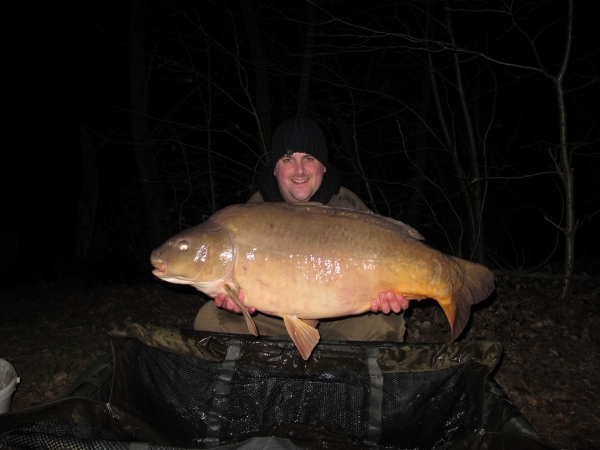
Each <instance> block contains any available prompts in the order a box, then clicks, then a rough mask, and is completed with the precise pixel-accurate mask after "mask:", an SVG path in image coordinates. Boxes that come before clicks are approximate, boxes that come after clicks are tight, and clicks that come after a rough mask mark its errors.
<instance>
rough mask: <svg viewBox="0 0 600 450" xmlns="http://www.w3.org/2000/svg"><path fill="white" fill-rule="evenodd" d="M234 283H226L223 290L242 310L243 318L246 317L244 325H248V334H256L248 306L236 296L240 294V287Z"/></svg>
mask: <svg viewBox="0 0 600 450" xmlns="http://www.w3.org/2000/svg"><path fill="white" fill-rule="evenodd" d="M236 285H237V283H235V285H233V284H231V283H227V284H226V285H225V286H224V289H225V292H226V293H227V295H228V296H229V297H230V298H231V299H232V300H233V303H235V305H236V306H237V307H238V308H240V309H241V310H242V314H243V315H244V318H245V319H246V325H248V331H249V332H250V334H252V335H253V336H258V330H257V329H256V324H255V323H254V320H252V317H250V313H249V312H248V308H246V307H245V306H244V305H243V304H242V302H240V300H239V298H238V296H239V295H240V288H239V286H236Z"/></svg>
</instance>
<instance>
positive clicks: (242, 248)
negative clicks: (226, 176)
mask: <svg viewBox="0 0 600 450" xmlns="http://www.w3.org/2000/svg"><path fill="white" fill-rule="evenodd" d="M423 240H424V238H423V237H422V236H421V235H420V234H419V232H418V231H417V230H415V229H414V228H412V227H410V226H408V225H406V224H404V223H402V222H399V221H396V220H393V219H391V218H387V217H384V216H380V215H377V214H369V213H363V212H357V211H353V210H348V209H341V208H332V207H328V206H324V205H321V204H320V203H301V204H299V203H295V204H294V203H245V204H239V205H232V206H229V207H226V208H224V209H222V210H220V211H218V212H216V213H215V214H214V215H212V216H211V217H210V218H209V219H208V220H206V221H205V222H203V223H202V224H200V225H197V226H195V227H192V228H189V229H187V230H184V231H182V232H180V233H178V234H176V235H175V236H173V237H172V238H170V239H169V240H168V241H167V242H165V243H164V244H163V245H161V246H160V247H158V248H157V249H155V250H154V251H153V252H152V255H151V257H150V261H151V263H152V265H153V266H154V267H155V269H154V270H153V272H152V273H153V274H154V275H156V276H157V277H158V278H160V279H162V280H164V281H167V282H170V283H177V284H189V285H192V286H194V287H195V288H196V289H198V290H199V291H202V292H203V293H205V294H206V295H208V296H210V297H212V298H214V297H216V296H217V295H218V294H220V293H225V294H227V295H228V296H230V297H231V298H232V299H233V301H234V302H235V303H236V304H237V306H238V307H239V308H240V309H241V310H242V313H243V314H244V317H245V319H246V323H247V325H248V329H249V331H250V333H251V334H253V335H255V336H258V330H257V329H256V326H255V324H254V321H253V320H252V317H251V316H250V314H249V313H248V311H247V307H249V306H254V307H255V308H256V310H257V311H260V312H262V313H265V314H270V315H274V316H278V317H282V318H283V320H284V322H285V327H286V329H287V331H288V333H289V335H290V337H291V338H292V340H293V341H294V343H295V344H296V347H298V349H299V351H300V353H301V355H302V357H303V358H304V359H305V360H306V359H308V358H309V356H310V354H311V353H312V351H313V349H314V347H315V346H316V345H317V343H318V341H319V338H320V336H319V332H318V330H317V324H318V320H320V319H328V318H335V317H343V316H348V315H355V314H362V313H365V312H367V311H370V309H371V300H372V299H375V298H377V299H379V293H380V292H389V291H391V292H394V293H395V294H402V295H404V296H405V297H406V298H407V299H408V300H422V299H425V298H432V299H435V300H436V301H437V302H438V303H439V304H440V305H441V307H442V309H443V310H444V312H445V314H446V317H447V318H448V321H449V322H450V327H451V332H452V340H454V339H456V338H457V337H458V336H459V335H460V333H461V332H462V331H463V329H464V328H465V326H466V325H467V322H468V321H469V317H470V314H471V305H473V304H475V303H478V302H480V301H482V300H484V299H485V298H487V297H488V296H489V295H490V294H491V293H492V291H493V290H494V275H493V274H492V272H491V271H490V270H488V269H487V268H486V267H484V266H482V265H480V264H476V263H472V262H469V261H466V260H463V259H460V258H456V257H453V256H449V255H446V254H443V253H441V252H439V251H438V250H435V249H433V248H431V247H429V246H427V245H425V244H424V243H423V242H422V241H423ZM240 290H241V291H243V292H244V295H245V300H244V303H243V304H242V303H241V302H240V301H239V300H238V294H239V292H240Z"/></svg>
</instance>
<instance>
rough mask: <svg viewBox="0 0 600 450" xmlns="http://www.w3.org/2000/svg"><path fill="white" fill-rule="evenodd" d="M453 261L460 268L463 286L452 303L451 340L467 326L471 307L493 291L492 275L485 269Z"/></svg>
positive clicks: (464, 262)
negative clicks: (453, 312)
mask: <svg viewBox="0 0 600 450" xmlns="http://www.w3.org/2000/svg"><path fill="white" fill-rule="evenodd" d="M455 261H456V262H458V263H459V265H460V266H461V267H462V269H463V271H464V272H463V274H464V278H463V285H462V287H461V288H460V291H459V292H458V294H456V296H455V298H454V301H453V302H452V303H453V304H454V305H455V308H456V310H455V316H454V323H452V321H451V322H450V327H451V328H452V340H455V339H456V338H457V337H458V336H460V334H461V333H462V332H463V330H464V329H465V327H466V326H467V323H468V322H469V317H470V316H471V306H472V305H474V304H476V303H479V302H480V301H482V300H485V299H486V298H488V297H489V295H490V294H491V293H492V292H493V290H494V289H495V285H494V274H493V273H492V272H491V271H490V270H489V269H488V268H487V267H485V266H482V265H481V264H476V263H472V262H470V261H465V260H463V259H455Z"/></svg>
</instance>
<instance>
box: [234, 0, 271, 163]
mask: <svg viewBox="0 0 600 450" xmlns="http://www.w3.org/2000/svg"><path fill="white" fill-rule="evenodd" d="M240 6H241V7H242V13H243V17H244V24H245V26H246V30H247V31H248V41H249V43H250V51H251V52H252V60H253V62H254V79H255V81H256V104H254V105H252V106H253V108H254V111H255V112H256V119H257V122H258V135H259V141H260V142H261V144H262V147H263V155H267V154H268V153H269V152H270V151H271V134H272V132H271V95H270V93H269V73H268V71H267V70H266V64H267V57H266V56H265V52H264V50H263V45H262V40H261V38H260V34H259V32H258V25H257V21H256V17H255V16H254V7H253V5H252V0H240Z"/></svg>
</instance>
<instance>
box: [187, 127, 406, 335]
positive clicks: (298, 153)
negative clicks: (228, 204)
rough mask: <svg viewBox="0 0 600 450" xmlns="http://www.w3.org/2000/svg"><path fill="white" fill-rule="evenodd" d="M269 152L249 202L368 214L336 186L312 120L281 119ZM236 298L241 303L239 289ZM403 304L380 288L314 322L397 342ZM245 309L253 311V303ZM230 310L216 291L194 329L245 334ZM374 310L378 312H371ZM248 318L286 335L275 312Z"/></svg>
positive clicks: (322, 328) (326, 329)
mask: <svg viewBox="0 0 600 450" xmlns="http://www.w3.org/2000/svg"><path fill="white" fill-rule="evenodd" d="M270 156H271V160H270V162H269V164H268V165H267V167H266V168H265V170H264V172H263V173H262V175H261V178H260V180H259V191H258V192H256V193H254V195H252V197H250V199H249V200H248V202H249V203H251V202H288V203H297V202H308V201H311V202H320V203H323V204H325V205H328V206H333V207H337V208H348V209H353V210H356V211H361V212H366V213H372V211H371V210H370V209H369V208H367V207H366V206H365V204H364V203H363V202H362V201H361V200H360V198H358V197H357V196H356V194H354V193H353V192H351V191H349V190H348V189H346V188H344V187H342V186H341V185H340V175H339V172H338V171H337V169H336V168H335V167H334V166H332V165H331V164H330V163H329V158H328V150H327V144H326V142H325V136H324V135H323V132H322V131H321V129H320V128H319V126H318V125H317V124H316V123H315V122H314V121H313V120H311V119H309V118H307V117H304V116H298V117H294V118H292V119H288V120H286V121H284V122H283V123H282V124H281V125H280V126H279V127H278V128H277V130H275V133H274V134H273V142H272V151H271V155H270ZM239 299H240V301H242V302H243V300H244V294H243V292H240V298H239ZM220 308H224V309H220ZM406 308H408V300H406V299H405V298H404V297H403V296H402V295H395V294H394V293H392V292H382V293H380V295H379V299H373V300H372V301H371V311H372V312H371V313H366V314H363V315H360V316H350V317H344V318H338V319H329V320H323V321H320V324H319V332H320V334H321V337H322V339H327V340H348V341H397V342H401V341H403V340H404V332H405V330H406V328H405V324H404V317H403V315H402V314H401V312H402V310H403V309H406ZM248 311H249V312H250V314H253V313H255V312H256V311H255V309H254V308H248ZM230 312H236V313H239V312H240V310H239V308H237V307H236V306H235V305H234V303H233V301H232V300H231V299H229V298H228V297H226V296H225V295H224V294H221V295H219V296H217V297H216V298H215V301H214V302H208V303H207V304H206V305H204V306H203V307H202V308H201V309H200V311H199V312H198V315H197V316H196V320H195V322H194V329H196V330H204V331H216V332H228V333H238V334H248V328H247V326H246V322H245V321H244V320H242V319H241V318H240V317H238V316H236V315H235V314H230ZM378 312H383V313H384V314H374V313H378ZM390 312H394V313H396V314H389V313H390ZM254 322H255V323H256V326H257V327H258V330H259V333H260V334H261V335H285V334H286V328H285V325H284V324H283V320H282V319H280V318H278V317H272V316H268V315H266V314H261V313H260V312H258V313H257V314H256V316H255V317H254Z"/></svg>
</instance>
